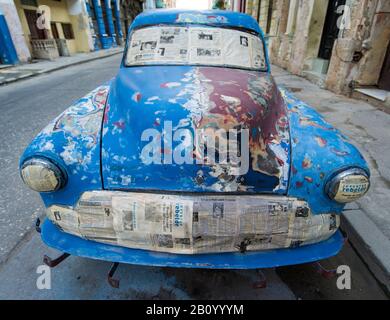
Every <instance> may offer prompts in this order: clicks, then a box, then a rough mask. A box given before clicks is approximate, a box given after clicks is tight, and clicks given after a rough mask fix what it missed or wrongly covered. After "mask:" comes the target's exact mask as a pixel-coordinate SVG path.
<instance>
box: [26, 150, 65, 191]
mask: <svg viewBox="0 0 390 320" xmlns="http://www.w3.org/2000/svg"><path fill="white" fill-rule="evenodd" d="M21 176H22V179H23V182H24V183H25V184H26V185H27V186H29V187H30V188H31V189H33V190H35V191H38V192H52V191H56V190H58V189H60V188H62V187H63V186H64V185H65V184H66V174H65V172H64V171H62V170H61V169H60V168H59V167H58V166H57V165H56V164H54V163H53V162H52V161H50V160H49V159H46V158H32V159H29V160H27V161H25V162H24V163H23V165H22V167H21Z"/></svg>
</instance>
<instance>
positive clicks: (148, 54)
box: [127, 27, 188, 64]
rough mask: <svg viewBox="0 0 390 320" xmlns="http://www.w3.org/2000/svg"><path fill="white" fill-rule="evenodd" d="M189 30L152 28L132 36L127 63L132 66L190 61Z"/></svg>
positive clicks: (136, 32)
mask: <svg viewBox="0 0 390 320" xmlns="http://www.w3.org/2000/svg"><path fill="white" fill-rule="evenodd" d="M187 50H188V28H185V27H151V28H145V29H140V30H136V31H135V32H134V33H133V34H132V40H131V43H130V48H129V53H128V55H127V58H128V60H127V62H128V63H130V64H139V63H150V62H167V63H168V62H169V63H184V62H186V61H187V60H188V57H187V56H188V51H187Z"/></svg>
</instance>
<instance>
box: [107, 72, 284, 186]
mask: <svg viewBox="0 0 390 320" xmlns="http://www.w3.org/2000/svg"><path fill="white" fill-rule="evenodd" d="M167 121H170V122H171V123H172V130H173V133H175V132H176V131H177V130H180V129H189V130H190V131H191V132H196V131H198V130H216V129H225V130H226V131H228V130H229V129H237V130H242V129H247V130H248V132H249V141H248V144H249V170H248V171H247V172H246V173H245V174H242V175H234V174H231V172H229V168H228V166H227V165H223V164H212V165H204V164H203V165H202V164H197V163H195V161H194V163H191V164H188V163H187V164H178V163H175V162H173V163H171V164H164V163H163V162H164V159H161V160H162V161H161V162H162V164H155V163H154V164H149V165H145V163H144V162H143V161H142V157H141V153H142V149H143V148H144V146H145V144H147V142H145V141H142V140H141V136H142V133H143V132H145V130H147V129H155V130H157V131H158V132H160V133H161V137H163V138H162V140H161V141H162V143H161V154H162V157H164V155H171V154H172V153H173V152H174V150H173V149H175V143H173V145H172V149H171V148H164V146H165V144H164V139H165V137H164V130H166V128H165V127H164V124H165V123H166V122H167ZM161 137H160V138H161ZM289 141H290V137H289V123H288V118H287V113H286V107H285V104H284V102H283V99H282V97H281V96H280V93H279V91H278V89H277V88H276V86H275V83H274V81H273V79H272V77H271V76H270V75H269V74H267V73H263V72H255V71H246V70H239V69H232V68H220V67H192V66H145V67H133V68H122V69H121V70H120V72H119V74H118V76H117V78H116V79H115V81H113V83H112V87H111V91H110V94H109V101H108V104H107V106H106V112H105V116H104V121H103V143H102V168H103V180H104V186H105V188H115V189H163V190H172V191H192V192H194V191H207V192H214V191H216V192H269V193H271V192H277V193H285V192H286V189H287V182H288V173H289V163H290V142H289ZM197 148H198V146H197V144H196V143H194V145H193V158H194V160H195V159H196V157H197V155H198V153H199V152H198V151H199V150H197ZM199 172H201V175H200V174H199ZM123 176H125V177H126V179H123ZM123 180H125V181H126V183H125V184H123Z"/></svg>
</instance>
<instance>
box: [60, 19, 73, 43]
mask: <svg viewBox="0 0 390 320" xmlns="http://www.w3.org/2000/svg"><path fill="white" fill-rule="evenodd" d="M61 25H62V31H63V33H64V38H65V39H67V40H71V39H74V34H73V28H72V25H71V24H70V23H61Z"/></svg>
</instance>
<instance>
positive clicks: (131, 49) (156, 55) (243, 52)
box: [125, 26, 267, 71]
mask: <svg viewBox="0 0 390 320" xmlns="http://www.w3.org/2000/svg"><path fill="white" fill-rule="evenodd" d="M157 64H160V65H161V64H174V65H177V64H186V65H207V66H226V67H235V68H243V69H253V70H261V71H266V69H267V64H266V60H265V54H264V45H263V42H262V41H261V38H260V37H259V36H257V35H254V34H251V33H249V32H245V31H241V30H235V29H227V28H216V27H205V26H152V27H145V28H141V29H137V30H135V31H133V32H132V34H131V37H130V42H129V46H128V50H127V54H126V58H125V65H126V66H136V65H137V66H139V65H157Z"/></svg>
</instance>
